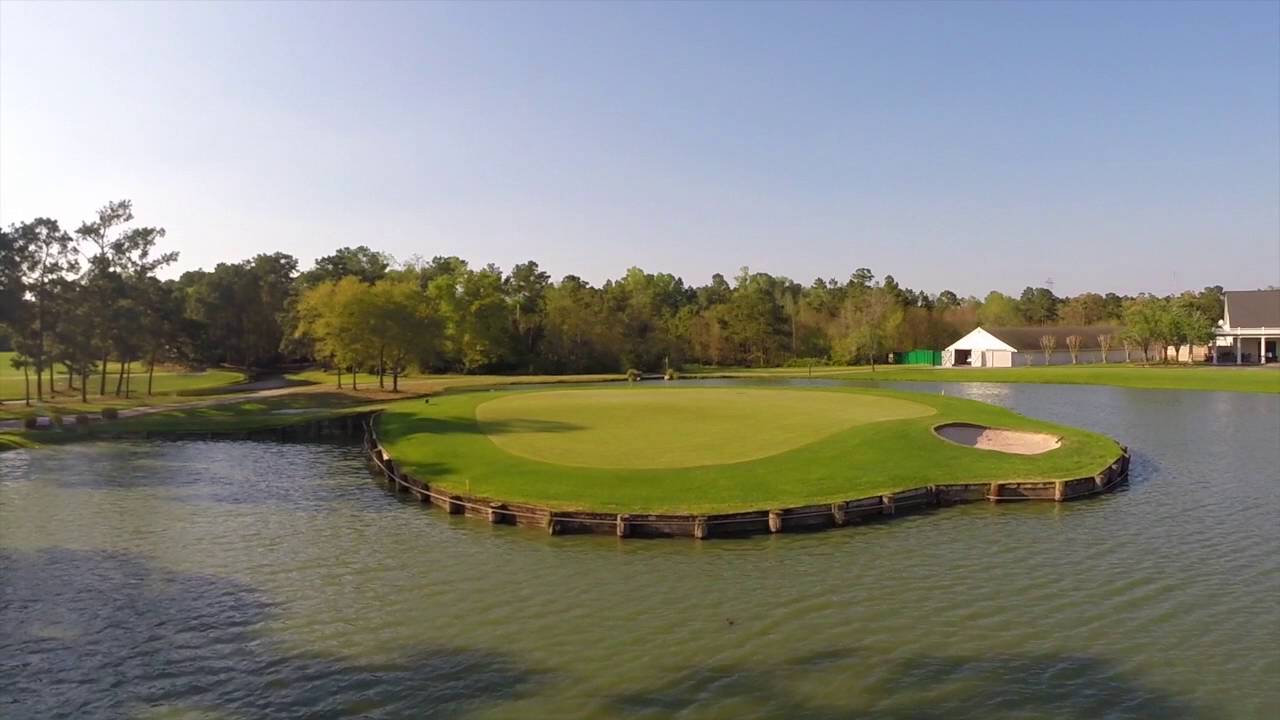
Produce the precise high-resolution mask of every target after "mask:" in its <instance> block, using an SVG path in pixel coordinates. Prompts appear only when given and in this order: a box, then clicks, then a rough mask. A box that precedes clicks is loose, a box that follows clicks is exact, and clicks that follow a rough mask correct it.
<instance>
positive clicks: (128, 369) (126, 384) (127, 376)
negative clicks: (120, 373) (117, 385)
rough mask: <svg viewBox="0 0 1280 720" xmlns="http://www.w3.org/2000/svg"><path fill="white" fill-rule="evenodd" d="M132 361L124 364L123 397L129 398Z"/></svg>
mask: <svg viewBox="0 0 1280 720" xmlns="http://www.w3.org/2000/svg"><path fill="white" fill-rule="evenodd" d="M132 370H133V361H132V360H130V361H128V362H126V363H125V364H124V399H125V400H128V399H129V381H130V380H132V379H133V372H132Z"/></svg>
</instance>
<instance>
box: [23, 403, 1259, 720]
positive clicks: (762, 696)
mask: <svg viewBox="0 0 1280 720" xmlns="http://www.w3.org/2000/svg"><path fill="white" fill-rule="evenodd" d="M901 387H903V388H905V389H909V390H917V391H923V392H932V393H937V392H946V393H948V394H959V395H964V396H967V397H972V398H976V399H980V400H985V401H987V402H992V403H996V404H1000V405H1004V406H1007V407H1010V408H1012V409H1015V410H1018V411H1020V412H1023V413H1026V414H1029V415H1033V416H1036V417H1041V418H1046V419H1050V420H1055V421H1061V422H1065V423H1069V424H1073V425H1078V426H1084V427H1088V428H1091V429H1094V430H1098V431H1100V432H1103V433H1106V434H1108V435H1111V436H1113V437H1116V438H1117V439H1119V440H1120V441H1122V442H1124V443H1126V444H1127V445H1129V446H1130V447H1131V449H1132V451H1133V456H1134V459H1133V468H1132V479H1131V483H1130V486H1129V487H1128V488H1127V489H1126V490H1124V491H1122V492H1119V493H1117V494H1114V495H1108V496H1104V497H1101V498H1097V499H1093V500H1086V501H1082V502H1076V503H1070V504H1066V505H1055V504H1052V503H1045V504H1039V503H1027V504H1009V505H999V506H993V505H988V504H974V505H967V506H962V507H959V508H953V509H947V510H943V511H939V512H934V513H929V514H921V515H913V516H909V517H906V518H902V519H899V520H896V521H893V522H885V523H878V524H872V525H868V526H862V527H855V528H849V529H845V530H840V531H833V532H825V533H817V534H810V535H785V534H784V535H780V536H765V537H755V538H748V539H738V540H711V541H706V542H696V541H693V540H683V539H681V540H654V541H636V540H629V541H618V540H617V539H616V538H612V537H594V536H592V537H582V536H579V537H548V536H546V535H545V534H542V533H540V532H535V531H533V530H524V529H515V528H509V527H500V528H491V527H489V526H487V525H484V524H483V523H479V522H476V521H474V520H469V519H465V518H458V517H449V516H447V515H445V514H443V513H441V512H439V511H435V510H429V509H424V508H423V507H421V506H419V505H417V504H416V503H411V502H407V501H405V500H403V499H398V498H397V497H395V496H393V495H391V494H389V493H387V492H386V491H385V490H383V489H382V488H381V486H380V485H378V484H376V483H375V482H374V481H373V480H372V479H371V477H370V475H369V474H368V472H367V471H366V469H365V466H364V463H363V460H362V458H361V456H360V452H359V449H358V448H355V447H347V446H339V445H305V444H273V443H255V442H130V443H111V444H106V443H95V444H83V445H71V446H66V447H60V448H54V449H44V450H37V451H21V452H9V453H4V454H0V717H4V718H40V719H41V720H44V719H48V718H72V717H74V718H82V717H107V718H117V717H120V718H123V717H141V718H172V717H202V718H203V717H208V718H263V717H298V718H303V717H306V718H312V717H342V716H361V717H457V716H466V717H565V716H569V717H592V718H595V717H624V718H667V717H673V716H676V717H682V718H749V717H788V718H844V717H860V718H939V719H941V718H961V717H971V718H1015V717H1017V718H1029V717H1035V718H1089V719H1092V718H1147V717H1150V718H1175V719H1177V718H1265V717H1276V716H1278V715H1280V689H1278V686H1280V682H1278V681H1280V396H1274V395H1273V396H1263V395H1247V394H1226V393H1189V392H1187V393H1184V392H1163V391H1149V390H1126V389H1117V388H1101V387H1061V386H1036V385H1007V386H1004V385H945V386H943V385H922V384H909V385H903V386H901Z"/></svg>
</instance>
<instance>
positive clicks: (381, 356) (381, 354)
mask: <svg viewBox="0 0 1280 720" xmlns="http://www.w3.org/2000/svg"><path fill="white" fill-rule="evenodd" d="M386 368H387V347H386V346H385V345H384V346H382V347H380V348H378V389H380V390H386V389H387V384H386V382H385V381H384V380H383V379H382V378H383V376H384V375H385V374H386Z"/></svg>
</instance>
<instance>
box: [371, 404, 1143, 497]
mask: <svg viewBox="0 0 1280 720" xmlns="http://www.w3.org/2000/svg"><path fill="white" fill-rule="evenodd" d="M575 394H581V396H582V397H581V398H578V399H575V398H572V397H569V396H572V395H575ZM602 394H610V395H612V397H610V398H607V399H606V398H605V397H604V396H603V395H602ZM951 421H959V422H971V423H977V424H984V425H990V426H994V427H1003V428H1012V429H1025V430H1032V431H1039V432H1048V433H1053V434H1056V435H1060V436H1062V446H1061V447H1060V448H1058V449H1056V450H1051V451H1049V452H1047V453H1044V454H1042V455H1034V456H1021V455H1005V454H1002V453H996V452H990V451H986V450H977V449H973V448H968V447H963V446H959V445H956V444H953V443H949V442H947V441H945V440H943V439H941V438H939V437H937V436H936V435H935V434H934V433H933V426H934V425H935V424H938V423H942V422H951ZM378 427H379V436H380V439H381V441H382V443H383V446H384V447H386V449H387V450H388V451H389V452H390V453H391V454H392V456H393V457H394V458H395V459H396V461H397V462H398V463H399V465H400V467H401V468H402V469H404V470H406V471H408V472H409V473H411V474H413V475H414V476H417V477H421V478H423V479H425V480H426V481H427V482H429V483H431V484H432V485H433V486H436V487H439V488H441V489H444V490H447V491H451V492H460V493H466V494H469V495H474V496H480V497H488V498H494V499H500V500H506V501H512V502H529V503H535V504H541V505H545V506H549V507H552V508H555V509H560V510H596V511H601V512H635V513H641V512H706V513H713V512H734V511H743V510H755V509H762V508H772V507H786V506H795V505H804V504H810V503H826V502H835V501H837V500H845V499H849V498H855V497H862V496H868V495H875V494H880V493H886V492H894V491H897V490H903V489H907V488H912V487H919V486H921V485H928V484H932V483H948V482H951V483H954V482H1005V481H1019V480H1062V479H1071V478H1076V477H1083V476H1089V475H1093V474H1094V473H1096V472H1098V471H1099V470H1101V469H1102V468H1103V467H1104V466H1106V465H1107V464H1108V463H1109V462H1111V461H1112V460H1114V459H1115V458H1116V457H1117V456H1118V454H1119V452H1120V450H1119V447H1118V446H1117V444H1116V443H1115V442H1114V441H1112V440H1110V439H1108V438H1105V437H1103V436H1100V435H1097V434H1094V433H1090V432H1086V431H1083V430H1078V429H1074V428H1068V427H1063V426H1060V425H1054V424H1052V423H1046V422H1042V421H1038V420H1032V419H1030V418H1026V417H1023V416H1020V415H1017V414H1015V413H1013V412H1010V411H1008V410H1004V409H1001V408H997V407H994V406H990V405H986V404H983V403H979V402H974V401H968V400H962V399H959V398H950V397H942V396H933V395H918V394H914V393H900V392H891V391H881V390H865V389H855V388H822V389H794V390H769V389H757V388H722V389H691V388H680V387H671V388H662V389H648V388H645V387H643V386H619V387H617V388H611V389H603V390H602V389H598V388H584V389H568V390H552V391H546V390H523V391H521V390H508V391H502V392H466V393H455V394H450V395H444V396H441V397H437V398H432V399H431V401H430V403H423V402H422V400H415V401H408V402H401V403H394V404H392V405H390V406H389V407H388V409H387V410H386V412H384V413H383V414H382V416H381V417H380V418H379V422H378ZM525 436H528V437H525Z"/></svg>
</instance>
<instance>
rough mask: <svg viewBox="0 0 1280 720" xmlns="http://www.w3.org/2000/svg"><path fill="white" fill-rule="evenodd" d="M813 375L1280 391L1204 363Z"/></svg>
mask: <svg viewBox="0 0 1280 720" xmlns="http://www.w3.org/2000/svg"><path fill="white" fill-rule="evenodd" d="M687 374H688V375H691V376H707V377H807V376H808V371H807V370H806V369H805V368H766V369H761V370H755V369H749V368H726V369H711V368H706V369H700V370H695V371H692V372H690V373H687ZM813 377H815V378H816V377H821V378H829V379H842V380H877V381H883V382H891V381H892V382H988V383H1041V384H1061V385H1112V386H1115V387H1128V388H1141V389H1149V390H1207V391H1215V390H1216V391H1221V392H1254V393H1280V369H1277V368H1276V367H1275V366H1272V367H1256V366H1255V367H1248V366H1245V367H1234V366H1231V367H1209V366H1204V365H1177V364H1169V365H1051V366H1048V367H1045V366H1031V367H1017V368H933V367H927V366H911V367H902V366H897V365H883V366H877V367H876V370H875V371H874V372H872V370H871V368H869V367H865V366H859V367H841V368H837V367H820V368H819V367H815V368H814V371H813Z"/></svg>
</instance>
